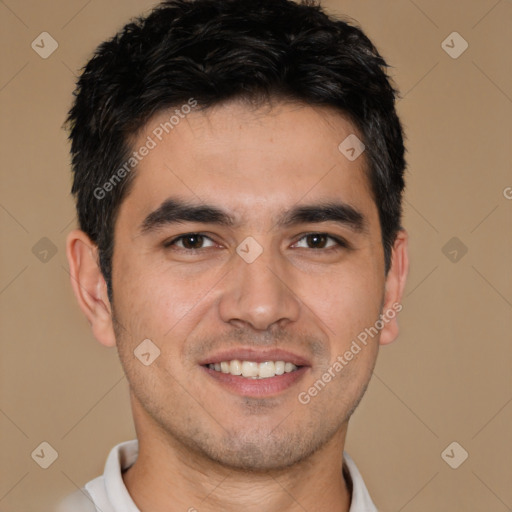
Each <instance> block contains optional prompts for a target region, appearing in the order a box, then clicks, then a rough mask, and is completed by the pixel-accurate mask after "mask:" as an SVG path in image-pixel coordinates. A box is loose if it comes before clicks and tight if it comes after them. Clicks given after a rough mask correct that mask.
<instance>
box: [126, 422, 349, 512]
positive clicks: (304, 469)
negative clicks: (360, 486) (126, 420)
mask: <svg viewBox="0 0 512 512" xmlns="http://www.w3.org/2000/svg"><path fill="white" fill-rule="evenodd" d="M143 430H144V429H142V430H141V429H137V435H138V438H139V455H138V458H137V460H136V462H135V463H134V464H133V465H132V466H131V467H130V468H129V469H128V470H127V471H126V472H125V473H124V474H123V480H124V482H125V485H126V487H127V489H128V492H129V493H130V495H131V496H132V499H133V501H134V502H135V504H136V505H137V507H138V508H139V509H140V510H141V512H149V511H151V512H175V511H176V512H178V511H180V512H183V511H188V512H199V511H200V512H215V511H218V510H223V511H226V512H235V511H239V510H244V511H245V512H260V511H261V510H265V511H267V512H283V511H287V512H299V511H300V512H303V511H304V510H323V509H326V510H332V511H339V512H348V510H349V508H350V502H351V495H350V494H351V492H350V490H349V489H351V485H350V484H347V482H346V481H345V479H344V475H343V471H342V463H343V448H344V443H345V436H346V425H345V426H344V428H343V429H341V430H340V431H338V432H337V433H336V434H335V436H334V437H333V438H332V439H331V440H330V441H329V442H328V443H326V444H325V445H324V446H323V447H322V448H321V449H320V450H318V451H317V452H315V453H314V454H313V455H312V456H310V457H309V458H308V459H307V460H303V461H300V462H298V463H296V464H294V465H293V466H290V467H287V468H285V469H279V470H269V471H259V472H253V471H240V470H238V469H236V468H229V467H225V466H222V465H220V464H218V463H217V462H215V461H212V460H211V459H208V458H206V457H204V456H203V455H202V454H199V453H197V452H194V451H192V450H190V449H189V448H188V447H186V446H185V445H183V444H182V443H181V442H179V441H177V440H176V439H172V440H169V439H167V438H166V439H162V438H161V437H159V436H155V434H154V432H153V433H152V435H145V434H149V433H145V432H144V431H143Z"/></svg>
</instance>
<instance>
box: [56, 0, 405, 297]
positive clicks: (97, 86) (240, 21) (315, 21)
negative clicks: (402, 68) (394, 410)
mask: <svg viewBox="0 0 512 512" xmlns="http://www.w3.org/2000/svg"><path fill="white" fill-rule="evenodd" d="M388 67H389V65H388V64H387V63H386V62H385V60H384V59H383V57H382V56H381V55H380V54H379V52H378V51H377V49H376V48H375V46H374V45H373V44H372V42H371V41H370V40H369V39H368V37H367V36H366V35H365V34H364V33H363V31H362V30H361V29H360V28H359V27H357V26H356V24H355V23H354V22H353V21H352V20H348V19H346V20H341V19H337V18H334V17H332V16H329V15H327V14H326V13H325V12H324V11H323V10H322V8H321V7H320V6H319V5H318V4H316V3H315V2H314V1H313V0H303V1H302V2H301V3H296V2H293V1H291V0H258V1H254V0H168V1H165V2H163V3H161V4H159V5H158V6H157V7H156V8H155V9H153V10H152V11H151V12H150V13H149V14H148V15H147V16H145V17H139V18H136V19H135V20H133V21H132V22H130V23H129V24H127V25H126V26H124V27H123V28H122V29H121V30H120V31H119V32H118V33H117V34H116V35H115V36H114V37H112V38H111V39H109V40H107V41H105V42H103V43H102V44H101V45H100V46H99V47H98V48H97V49H96V51H95V53H94V55H93V56H92V58H91V59H90V60H89V62H88V63H87V65H86V66H85V67H84V68H83V70H82V72H81V75H80V77H79V78H78V81H77V86H76V89H75V91H74V101H73V105H72V107H71V109H70V111H69V114H68V117H67V120H66V125H67V127H68V129H69V139H70V141H71V155H72V167H73V173H74V179H73V186H72V190H71V191H72V193H73V194H74V195H75V198H76V207H77V212H78V221H79V226H80V228H81V229H82V230H83V231H84V232H85V233H87V235H88V236H89V237H90V238H91V240H92V241H93V242H94V243H95V244H96V245H97V246H98V252H99V265H100V269H101V271H102V274H103V276H104V277H105V280H106V283H107V287H108V291H109V297H110V298H111V299H112V282H111V278H112V255H113V247H114V227H115V221H116V216H117V212H118V211H119V206H120V204H121V202H122V200H123V198H124V197H125V196H126V194H127V191H128V190H129V187H130V184H131V183H132V182H133V177H134V172H128V170H129V169H127V167H126V162H127V161H128V159H129V158H130V154H131V152H132V151H133V149H134V148H133V147H132V145H133V140H134V137H135V135H136V134H137V133H138V132H139V130H140V129H141V128H142V127H143V126H144V125H145V124H146V123H147V122H148V121H149V119H150V118H151V117H152V116H153V115H155V114H156V113H158V112H160V111H162V110H164V109H168V108H172V107H176V106H181V105H184V104H187V103H190V101H191V99H193V101H194V102H196V104H198V105H199V107H200V108H208V107H211V106H214V105H216V104H219V103H221V102H223V101H226V100H231V99H233V100H234V99H242V100H244V101H248V102H250V103H253V104H258V103H263V102H265V101H266V102H271V100H273V99H275V98H277V99H278V100H279V99H281V100H289V101H294V102H300V103H304V104H310V105H321V106H329V107H333V108H334V109H337V110H338V111H339V112H340V113H342V114H343V115H345V116H346V117H347V118H348V119H349V120H350V121H351V122H352V123H353V124H354V126H355V127H356V128H357V129H358V130H359V132H360V134H361V136H362V141H363V143H364V144H365V146H366V150H365V153H364V157H365V163H366V169H365V170H366V173H367V177H368V181H369V184H370V187H371V191H372V194H373V199H374V201H375V203H376V205H377V208H378V211H379V219H380V225H381V231H382V243H383V248H384V257H385V269H386V274H387V272H388V270H389V268H390V264H391V250H392V247H393V243H394V240H395V239H396V235H397V233H398V231H399V230H400V228H401V225H400V222H401V215H402V193H403V189H404V178H403V175H404V170H405V166H406V163H405V159H404V151H405V150H404V143H403V136H404V135H403V129H402V126H401V123H400V121H399V119H398V116H397V114H396V111H395V98H396V97H398V94H399V93H398V90H397V89H396V88H395V87H394V85H392V81H391V78H390V77H389V76H388V74H387V68H388ZM340 142H341V141H340ZM123 164H124V169H125V172H120V170H121V168H122V166H123ZM116 171H117V178H120V177H121V176H122V178H123V179H119V180H118V181H119V183H117V182H115V183H113V182H112V177H114V175H115V174H116ZM109 180H110V181H109ZM108 183H110V184H111V186H109V185H108ZM104 184H105V187H104Z"/></svg>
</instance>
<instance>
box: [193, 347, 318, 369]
mask: <svg viewBox="0 0 512 512" xmlns="http://www.w3.org/2000/svg"><path fill="white" fill-rule="evenodd" d="M234 359H238V360H239V361H254V362H255V363H263V362H265V361H285V362H290V363H293V364H294V365H295V366H310V363H309V361H308V360H307V359H306V358H305V357H302V356H299V355H298V354H294V353H293V352H288V351H287V350H280V349H271V350H263V349H260V350H257V349H254V348H237V349H231V350H224V351H219V352H216V353H215V354H212V355H209V356H208V357H205V358H204V359H203V360H202V361H200V362H199V364H201V365H206V364H212V363H221V362H222V361H233V360H234Z"/></svg>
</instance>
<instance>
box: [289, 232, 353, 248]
mask: <svg viewBox="0 0 512 512" xmlns="http://www.w3.org/2000/svg"><path fill="white" fill-rule="evenodd" d="M302 240H305V241H306V245H305V246H304V245H302V247H303V248H305V249H326V250H329V249H338V248H340V247H348V245H347V244H346V243H345V242H344V241H343V240H341V239H339V238H337V237H333V236H331V235H328V234H327V233H308V234H307V235H304V236H303V237H302V238H301V239H300V240H299V241H298V242H297V244H300V242H301V241H302ZM329 241H331V243H330V245H328V244H329Z"/></svg>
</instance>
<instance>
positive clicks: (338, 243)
mask: <svg viewBox="0 0 512 512" xmlns="http://www.w3.org/2000/svg"><path fill="white" fill-rule="evenodd" d="M312 235H317V236H326V237H327V238H328V239H331V240H332V241H334V242H335V243H336V245H335V246H332V247H327V248H325V249H322V248H319V249H315V248H308V249H310V250H311V251H317V252H318V251H324V252H326V251H328V252H330V251H337V250H339V249H350V245H349V244H348V242H346V241H345V240H343V238H339V237H336V236H333V235H329V234H328V233H322V232H317V231H312V232H310V233H305V234H304V235H302V236H301V237H300V238H299V239H298V240H297V241H296V242H295V243H298V242H300V241H301V240H302V239H304V238H306V237H308V236H312ZM189 236H201V237H203V238H208V239H209V240H211V241H212V242H214V240H212V239H211V237H209V236H208V235H206V234H204V233H194V232H191V233H185V234H184V235H180V236H177V237H176V238H173V239H172V240H168V241H166V242H164V243H163V246H164V247H165V248H166V249H167V248H169V247H172V246H173V245H175V244H176V242H179V241H180V240H183V239H185V238H187V237H189ZM203 249H208V247H201V248H199V249H186V248H183V247H178V249H177V250H179V251H183V252H189V253H194V252H199V251H201V250H203Z"/></svg>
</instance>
